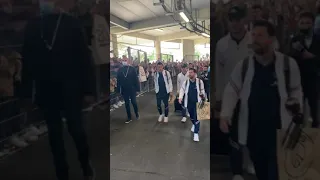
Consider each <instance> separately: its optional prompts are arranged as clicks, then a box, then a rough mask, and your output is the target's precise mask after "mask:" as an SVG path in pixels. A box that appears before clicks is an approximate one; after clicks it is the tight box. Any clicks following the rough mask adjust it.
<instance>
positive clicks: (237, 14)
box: [228, 6, 247, 20]
mask: <svg viewBox="0 0 320 180" xmlns="http://www.w3.org/2000/svg"><path fill="white" fill-rule="evenodd" d="M246 15H247V12H246V9H245V8H243V7H240V6H233V7H231V8H230V9H229V11H228V17H229V20H233V19H242V18H245V17H246Z"/></svg>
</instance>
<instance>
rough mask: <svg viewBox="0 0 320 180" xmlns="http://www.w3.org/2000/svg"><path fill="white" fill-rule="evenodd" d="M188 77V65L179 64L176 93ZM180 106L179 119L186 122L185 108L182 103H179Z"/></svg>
mask: <svg viewBox="0 0 320 180" xmlns="http://www.w3.org/2000/svg"><path fill="white" fill-rule="evenodd" d="M188 79H189V72H188V65H187V64H183V65H182V66H181V73H179V74H178V76H177V92H178V95H179V93H180V89H181V86H182V84H183V82H185V81H186V80H188ZM181 106H182V119H181V122H186V121H187V109H186V108H185V107H184V106H183V105H181Z"/></svg>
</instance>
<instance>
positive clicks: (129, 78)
mask: <svg viewBox="0 0 320 180" xmlns="http://www.w3.org/2000/svg"><path fill="white" fill-rule="evenodd" d="M114 61H115V62H113V63H114V64H116V63H117V76H116V77H114V78H113V79H116V82H117V83H114V84H113V86H114V87H112V88H113V89H114V90H115V92H116V93H117V94H120V95H121V96H122V98H123V100H124V103H125V107H126V112H127V119H126V121H125V123H130V122H131V121H132V115H131V110H130V104H132V106H133V109H134V113H135V119H136V120H138V119H139V118H140V114H139V109H138V104H137V101H136V96H137V94H139V92H141V91H142V89H141V87H143V86H141V83H142V81H141V79H142V78H141V76H145V77H146V78H145V79H144V80H146V81H148V82H149V83H148V84H149V86H150V87H152V88H149V90H152V89H154V90H155V92H156V97H155V99H156V102H157V103H156V104H157V109H158V113H159V117H158V122H164V123H168V122H169V102H170V101H174V99H176V100H175V101H176V102H178V105H177V106H179V107H178V108H177V109H180V110H181V111H182V120H181V122H186V120H187V115H188V116H189V117H190V119H191V121H192V123H193V126H192V128H191V131H192V132H194V141H199V135H198V132H199V127H200V122H199V121H198V120H197V113H196V110H197V108H196V104H197V103H198V102H201V101H205V100H208V101H209V97H210V96H209V94H210V75H209V61H194V62H185V61H182V62H162V61H161V60H158V61H156V62H154V63H144V62H143V63H140V64H137V63H135V62H134V61H131V60H130V59H128V58H127V57H125V56H123V57H122V58H121V59H119V58H118V59H117V60H114ZM120 62H121V64H122V65H120ZM174 82H176V83H177V86H176V87H174V86H175V85H174ZM174 89H176V94H174ZM174 97H176V98H174ZM162 104H163V105H164V108H162ZM175 104H177V103H175ZM175 108H176V107H175Z"/></svg>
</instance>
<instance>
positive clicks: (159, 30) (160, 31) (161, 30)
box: [155, 29, 163, 32]
mask: <svg viewBox="0 0 320 180" xmlns="http://www.w3.org/2000/svg"><path fill="white" fill-rule="evenodd" d="M155 30H156V31H160V32H163V30H162V29H155Z"/></svg>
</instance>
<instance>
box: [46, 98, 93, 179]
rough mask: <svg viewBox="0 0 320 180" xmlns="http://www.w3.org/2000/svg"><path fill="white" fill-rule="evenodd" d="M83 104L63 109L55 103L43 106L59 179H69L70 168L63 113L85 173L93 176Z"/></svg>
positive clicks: (74, 104)
mask: <svg viewBox="0 0 320 180" xmlns="http://www.w3.org/2000/svg"><path fill="white" fill-rule="evenodd" d="M81 105H82V104H81V103H78V104H76V103H73V104H72V105H71V104H69V105H68V106H65V108H64V109H63V110H61V108H58V107H59V106H53V105H50V106H49V107H46V108H41V110H42V111H43V113H44V118H45V120H46V123H47V127H48V136H49V137H48V138H49V143H50V147H51V152H52V155H53V160H54V165H55V168H56V175H57V177H58V179H59V180H68V169H69V167H68V163H67V159H66V152H65V147H64V139H63V123H62V117H61V114H62V113H63V115H64V116H65V118H66V120H67V126H68V131H69V133H70V135H71V137H72V139H73V141H74V143H75V145H76V149H77V151H78V159H79V161H80V163H81V167H82V170H83V175H84V176H91V175H92V174H93V171H92V167H91V166H90V163H89V147H88V143H87V136H86V132H85V129H84V126H83V117H82V107H81Z"/></svg>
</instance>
